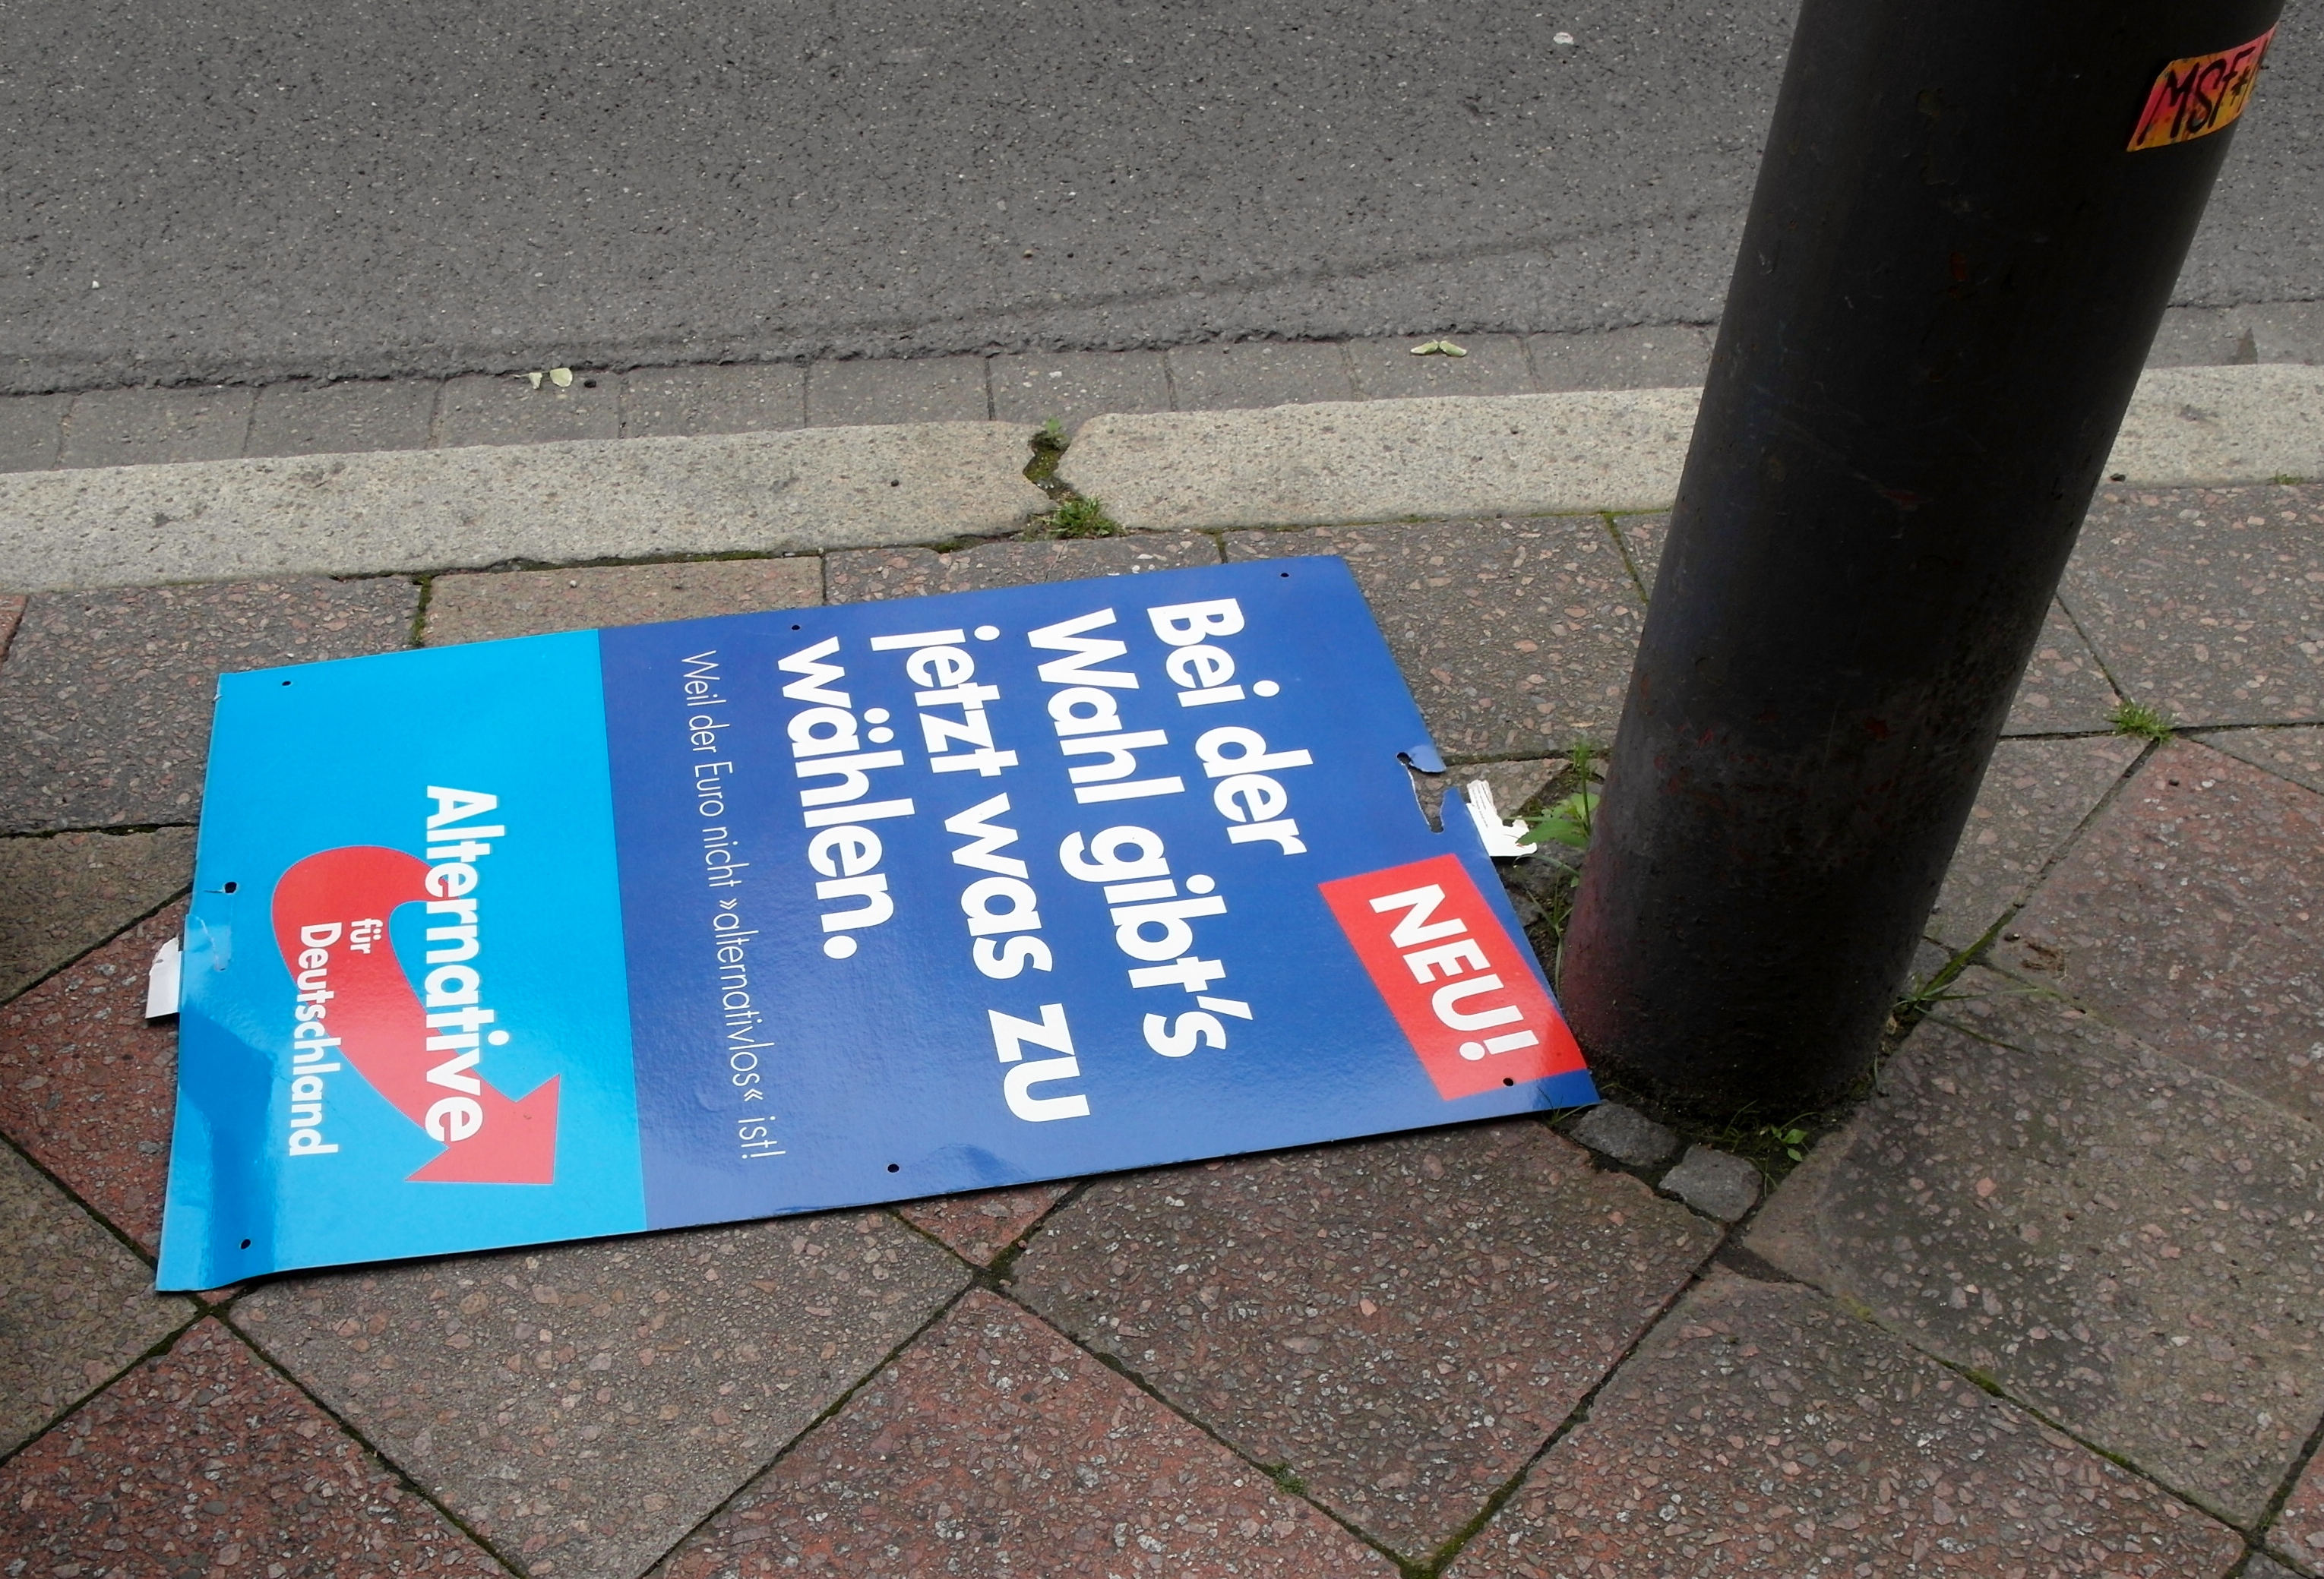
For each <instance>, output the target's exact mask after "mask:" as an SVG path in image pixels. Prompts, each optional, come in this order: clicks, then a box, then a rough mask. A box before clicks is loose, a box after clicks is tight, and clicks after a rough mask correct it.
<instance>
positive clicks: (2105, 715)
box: [2001, 599, 2122, 735]
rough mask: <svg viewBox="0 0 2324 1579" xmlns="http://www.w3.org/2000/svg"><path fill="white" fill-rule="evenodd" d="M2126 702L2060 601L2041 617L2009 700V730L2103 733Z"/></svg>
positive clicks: (2003, 729) (2005, 726)
mask: <svg viewBox="0 0 2324 1579" xmlns="http://www.w3.org/2000/svg"><path fill="white" fill-rule="evenodd" d="M2121 704H2122V698H2121V697H2119V696H2117V695H2116V694H2115V689H2114V684H2113V683H2112V682H2111V681H2109V680H2108V679H2107V676H2106V669H2105V667H2104V666H2102V665H2100V664H2099V662H2098V655H2097V654H2096V653H2094V652H2092V651H2091V650H2090V644H2089V642H2087V641H2084V640H2083V639H2082V633H2081V632H2080V631H2079V630H2077V629H2074V622H2073V621H2072V620H2070V619H2069V618H2067V615H2066V610H2065V606H2064V605H2063V604H2061V603H2060V602H2058V601H2056V600H2054V599H2053V600H2052V601H2051V603H2050V612H2049V614H2048V615H2047V616H2046V617H2045V618H2044V619H2043V621H2042V634H2041V635H2040V636H2039V637H2038V638H2035V641H2034V647H2033V657H2032V659H2031V660H2029V661H2028V662H2027V664H2026V666H2025V674H2024V678H2022V679H2021V680H2019V681H2018V683H2017V694H2016V696H2015V698H2014V699H2012V701H2011V702H2010V704H2009V717H2008V720H2007V721H2006V722H2004V723H2003V724H2002V726H2001V732H2002V733H2003V734H2005V735H2049V734H2060V733H2063V732H2066V731H2068V730H2080V731H2084V732H2102V731H2104V730H2111V729H2113V728H2114V711H2115V709H2116V707H2118V706H2120V705H2121Z"/></svg>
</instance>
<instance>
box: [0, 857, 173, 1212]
mask: <svg viewBox="0 0 2324 1579" xmlns="http://www.w3.org/2000/svg"><path fill="white" fill-rule="evenodd" d="M185 923H186V906H185V903H184V901H182V900H180V901H179V902H178V903H176V904H171V905H168V906H166V907H164V908H163V909H162V910H161V913H159V914H156V915H153V916H151V917H149V918H147V919H146V920H144V921H142V922H140V923H137V924H136V925H135V926H134V927H131V928H130V929H129V930H128V931H127V932H124V933H122V934H121V936H119V937H117V938H115V939H114V940H113V941H111V942H109V943H107V944H106V945H105V947H103V948H101V949H99V950H97V952H95V953H94V954H91V955H90V956H89V957H88V958H87V959H83V960H82V961H81V962H80V963H79V964H78V965H75V966H72V967H70V968H69V969H66V970H63V971H61V972H60V973H58V974H57V975H55V976H52V977H51V978H49V979H48V980H46V981H44V982H42V984H41V985H40V986H38V987H34V988H33V989H32V991H30V992H28V993H26V994H25V995H24V996H22V997H20V998H18V999H16V1000H15V1002H14V1003H12V1004H9V1005H7V1006H6V1007H5V1008H0V1129H5V1131H6V1132H7V1135H8V1138H9V1139H10V1140H12V1141H14V1142H15V1143H17V1144H18V1145H20V1146H22V1147H23V1148H24V1150H25V1151H26V1152H28V1153H30V1154H31V1155H32V1158H33V1160H34V1161H37V1162H39V1163H40V1165H41V1166H42V1167H43V1168H45V1169H47V1170H49V1171H50V1172H51V1174H53V1175H55V1176H56V1177H57V1178H59V1179H60V1180H64V1182H65V1183H66V1185H68V1186H69V1188H70V1189H72V1192H73V1193H74V1194H75V1195H78V1197H80V1198H81V1199H82V1200H84V1201H86V1202H88V1204H89V1205H90V1206H91V1207H95V1208H96V1209H97V1210H98V1211H100V1212H102V1213H104V1214H105V1216H106V1218H107V1220H109V1221H110V1222H111V1223H112V1225H113V1226H114V1227H115V1229H117V1230H119V1231H120V1232H121V1233H123V1234H126V1235H129V1237H131V1238H132V1239H134V1240H136V1241H137V1243H138V1244H142V1245H143V1246H144V1247H145V1249H146V1251H147V1253H152V1252H154V1251H155V1250H156V1249H157V1248H158V1246H159V1245H160V1244H161V1197H162V1192H163V1190H164V1189H165V1188H166V1187H167V1184H168V1178H169V1167H170V1155H169V1153H170V1130H171V1123H172V1121H173V1118H174V1115H175V1113H176V1108H177V1090H176V1084H177V1074H178V1028H177V1024H176V1022H175V1021H173V1020H165V1021H161V1022H149V1021H148V1020H147V1019H146V1018H145V976H146V972H147V971H148V970H149V969H152V963H153V953H154V950H157V949H159V948H160V947H161V944H162V942H163V941H165V940H167V939H171V938H174V937H176V936H177V935H178V934H179V933H180V932H181V931H183V930H184V927H185Z"/></svg>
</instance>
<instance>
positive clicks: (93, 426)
mask: <svg viewBox="0 0 2324 1579" xmlns="http://www.w3.org/2000/svg"><path fill="white" fill-rule="evenodd" d="M257 393H258V392H257V391H256V390H253V389H250V388H248V387H246V386H242V385H234V384H219V385H214V386H212V387H210V388H208V389H197V390H147V389H126V390H88V392H87V393H85V394H79V395H75V396H74V397H73V400H72V409H70V410H69V411H68V412H67V413H66V414H65V427H64V443H63V445H62V447H61V448H60V450H59V452H58V457H57V458H58V462H59V464H61V465H67V466H141V465H150V464H154V463H156V462H161V461H219V460H227V459H230V458H232V457H233V456H235V455H238V454H242V447H243V444H244V440H246V439H247V438H248V436H249V434H250V413H251V409H252V407H253V405H254V403H255V402H256V399H257Z"/></svg>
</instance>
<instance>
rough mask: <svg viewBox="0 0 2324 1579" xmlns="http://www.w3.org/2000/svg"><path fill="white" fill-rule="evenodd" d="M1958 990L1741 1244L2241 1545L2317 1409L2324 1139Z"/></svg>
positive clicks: (2055, 1018) (2041, 1006)
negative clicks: (2177, 1501)
mask: <svg viewBox="0 0 2324 1579" xmlns="http://www.w3.org/2000/svg"><path fill="white" fill-rule="evenodd" d="M1970 975H1971V976H1973V977H1976V978H1981V979H1980V980H1979V981H1978V983H1976V984H1973V986H1972V990H1977V991H1979V993H1980V996H1978V997H1976V998H1974V999H1971V1000H1969V1001H1967V1002H1965V1003H1963V1004H1959V1005H1941V1007H1940V1013H1941V1014H1942V1015H1944V1016H1945V1017H1946V1018H1949V1019H1953V1020H1957V1021H1959V1022H1960V1023H1962V1024H1973V1025H1974V1026H1975V1027H1976V1028H1977V1031H1978V1035H1969V1034H1965V1033H1963V1032H1961V1031H1960V1030H1958V1029H1955V1028H1954V1027H1953V1026H1952V1025H1949V1024H1943V1023H1941V1021H1938V1020H1931V1021H1924V1022H1923V1024H1922V1025H1921V1026H1920V1028H1919V1029H1918V1030H1916V1031H1915V1032H1914V1033H1913V1035H1912V1038H1911V1039H1910V1040H1909V1041H1908V1042H1906V1044H1905V1046H1904V1049H1903V1050H1902V1051H1899V1052H1898V1053H1897V1054H1896V1055H1895V1057H1894V1058H1892V1059H1890V1060H1889V1061H1888V1063H1887V1065H1886V1069H1885V1071H1884V1073H1883V1076H1882V1079H1881V1084H1880V1089H1879V1090H1878V1091H1877V1093H1876V1094H1875V1095H1874V1096H1873V1097H1872V1098H1871V1099H1870V1100H1869V1101H1868V1102H1867V1104H1866V1105H1865V1106H1863V1107H1862V1108H1860V1109H1859V1110H1858V1113H1857V1114H1856V1115H1855V1116H1854V1117H1853V1118H1851V1119H1850V1120H1849V1123H1848V1125H1846V1126H1845V1127H1844V1128H1843V1129H1842V1130H1841V1131H1840V1133H1839V1134H1834V1135H1831V1136H1829V1137H1827V1138H1826V1139H1825V1140H1824V1141H1823V1142H1821V1143H1820V1144H1819V1145H1818V1146H1817V1147H1816V1149H1815V1150H1814V1151H1813V1152H1811V1153H1810V1155H1809V1157H1808V1160H1807V1161H1806V1162H1805V1163H1803V1164H1802V1165H1801V1167H1800V1168H1799V1169H1797V1170H1795V1171H1794V1172H1793V1174H1792V1175H1791V1177H1790V1178H1789V1179H1787V1180H1785V1181H1784V1187H1783V1189H1780V1190H1779V1191H1777V1192H1776V1194H1775V1198H1773V1199H1772V1200H1770V1201H1769V1202H1768V1204H1767V1205H1766V1207H1764V1208H1763V1209H1762V1210H1761V1212H1760V1214H1759V1216H1758V1219H1757V1223H1756V1224H1755V1225H1754V1226H1753V1228H1752V1231H1751V1235H1750V1237H1749V1239H1748V1241H1747V1244H1748V1248H1749V1249H1750V1250H1752V1251H1753V1252H1754V1253H1757V1254H1759V1255H1761V1256H1764V1257H1766V1259H1767V1260H1768V1261H1770V1262H1774V1263H1775V1265H1776V1266H1779V1267H1781V1268H1783V1269H1784V1271H1788V1272H1790V1273H1792V1274H1793V1275H1794V1276H1797V1277H1800V1278H1803V1279H1804V1280H1806V1281H1809V1282H1811V1283H1813V1284H1814V1285H1816V1286H1817V1287H1819V1288H1821V1289H1823V1290H1826V1291H1827V1292H1829V1293H1831V1294H1832V1295H1834V1296H1836V1297H1837V1298H1839V1299H1842V1300H1844V1301H1846V1302H1848V1303H1849V1304H1852V1305H1854V1306H1857V1307H1858V1308H1863V1309H1865V1310H1866V1311H1867V1312H1868V1313H1869V1314H1870V1315H1871V1317H1873V1319H1875V1320H1876V1321H1877V1322H1879V1323H1880V1324H1881V1325H1882V1326H1884V1327H1887V1328H1889V1329H1890V1330H1891V1331H1893V1332H1895V1333H1896V1334H1897V1335H1898V1336H1901V1337H1903V1338H1904V1339H1905V1340H1906V1341H1907V1342H1909V1343H1911V1344H1913V1345H1915V1346H1917V1347H1920V1348H1923V1349H1925V1350H1927V1351H1928V1352H1930V1353H1932V1354H1936V1355H1938V1356H1939V1357H1940V1358H1942V1359H1944V1360H1947V1361H1949V1362H1950V1363H1954V1364H1957V1365H1961V1366H1966V1367H1968V1368H1969V1369H1970V1370H1971V1371H1973V1372H1976V1373H1978V1374H1980V1375H1984V1376H1988V1377H1991V1378H1993V1379H1994V1380H1995V1381H1996V1382H1997V1383H1998V1384H1999V1385H2000V1387H2001V1388H2002V1390H2003V1391H2005V1392H2006V1393H2008V1394H2010V1395H2012V1396H2015V1397H2016V1398H2019V1399H2022V1400H2025V1401H2026V1402H2027V1403H2030V1404H2031V1405H2033V1407H2034V1408H2036V1409H2040V1410H2041V1411H2042V1412H2043V1414H2045V1415H2047V1416H2048V1417H2049V1418H2052V1419H2054V1420H2057V1421H2058V1422H2059V1423H2060V1424H2061V1425H2062V1426H2064V1427H2065V1428H2067V1429H2068V1430H2070V1431H2072V1432H2073V1433H2074V1434H2075V1435H2076V1436H2078V1437H2081V1438H2082V1439H2083V1440H2085V1441H2088V1442H2090V1443H2093V1444H2095V1445H2096V1446H2098V1447H2099V1448H2101V1449H2103V1450H2104V1451H2106V1452H2108V1453H2113V1454H2118V1455H2122V1456H2124V1457H2125V1458H2126V1459H2128V1460H2129V1461H2130V1462H2132V1463H2134V1464H2137V1465H2138V1466H2139V1467H2140V1468H2141V1469H2142V1470H2143V1471H2144V1472H2145V1473H2149V1474H2152V1475H2154V1476H2155V1477H2156V1478H2158V1479H2159V1480H2161V1481H2162V1482H2163V1484H2165V1485H2167V1486H2169V1487H2171V1488H2172V1490H2174V1491H2176V1492H2179V1493H2180V1494H2181V1495H2182V1496H2186V1497H2189V1498H2190V1499H2192V1500H2193V1501H2195V1502H2196V1503H2197V1504H2198V1505H2199V1506H2201V1507H2205V1508H2208V1509H2210V1510H2214V1511H2215V1512H2218V1513H2219V1514H2221V1515H2222V1516H2224V1517H2226V1518H2228V1519H2232V1520H2234V1521H2235V1522H2236V1523H2237V1524H2240V1525H2242V1526H2244V1527H2246V1528H2249V1527H2250V1526H2251V1525H2252V1524H2253V1523H2254V1522H2255V1520H2256V1519H2258V1517H2259V1515H2260V1514H2261V1512H2262V1511H2263V1510H2264V1509H2265V1508H2266V1506H2267V1505H2268V1503H2269V1501H2270V1500H2271V1499H2272V1498H2273V1496H2274V1494H2275V1492H2276V1489H2277V1487H2279V1486H2280V1485H2281V1484H2282V1482H2283V1479H2284V1476H2285V1474H2286V1473H2288V1472H2289V1471H2290V1470H2291V1469H2292V1467H2293V1466H2294V1465H2295V1464H2298V1463H2299V1462H2300V1460H2301V1456H2302V1455H2304V1453H2305V1451H2306V1447H2307V1441H2308V1435H2309V1432H2310V1430H2311V1429H2312V1428H2314V1426H2315V1425H2316V1423H2317V1419H2318V1417H2319V1413H2324V1354H2319V1346H2318V1345H2317V1343H2316V1341H2315V1340H2316V1325H2317V1320H2318V1312H2319V1309H2324V1223H2319V1215H2324V1214H2319V1207H2324V1132H2319V1130H2318V1128H2317V1127H2316V1126H2315V1125H2310V1124H2307V1123H2304V1122H2302V1121H2301V1120H2300V1119H2298V1118H2294V1117H2292V1115H2289V1114H2286V1113H2284V1112H2283V1111H2282V1110H2281V1109H2279V1108H2277V1107H2276V1106H2273V1105H2272V1104H2270V1103H2267V1102H2264V1101H2262V1100H2259V1099H2257V1098H2255V1097H2252V1096H2251V1095H2249V1094H2248V1093H2246V1092H2245V1091H2242V1090H2239V1089H2237V1088H2235V1087H2233V1086H2230V1085H2228V1084H2227V1083H2226V1082H2224V1081H2222V1080H2218V1079H2214V1078H2212V1077H2211V1076H2209V1075H2207V1074H2203V1073H2201V1072H2199V1071H2197V1070H2194V1069H2189V1068H2187V1067H2186V1066H2185V1065H2183V1064H2181V1063H2178V1062H2176V1061H2174V1060H2171V1059H2168V1058H2163V1057H2160V1056H2158V1055H2156V1054H2155V1053H2154V1052H2153V1051H2149V1050H2147V1049H2145V1048H2144V1047H2141V1046H2139V1045H2138V1044H2137V1043H2135V1042H2132V1041H2131V1040H2130V1039H2129V1038H2127V1037H2126V1036H2123V1035H2121V1034H2120V1033H2116V1032H2113V1031H2110V1030H2109V1029H2107V1027H2105V1026H2103V1025H2101V1024H2098V1022H2097V1021H2096V1020H2095V1019H2093V1018H2091V1017H2089V1016H2087V1015H2081V1014H2076V1013H2074V1012H2072V1011H2070V1010H2069V1009H2068V1008H2067V1007H2066V1006H2065V1005H2062V1004H2061V1003H2060V1002H2058V1001H2057V1000H2056V999H2054V998H2046V999H2045V998H2037V997H2034V996H2027V995H2024V994H2023V993H2022V992H2020V993H2015V994H2013V993H2011V992H2010V991H2009V987H2010V984H2009V983H2007V982H2006V981H2001V980H1997V979H1994V978H1993V977H1992V973H1990V972H1986V971H1982V970H1972V971H1971V972H1970ZM1987 1037H1990V1038H1992V1039H1993V1040H1990V1041H1988V1040H1983V1039H1982V1038H1987Z"/></svg>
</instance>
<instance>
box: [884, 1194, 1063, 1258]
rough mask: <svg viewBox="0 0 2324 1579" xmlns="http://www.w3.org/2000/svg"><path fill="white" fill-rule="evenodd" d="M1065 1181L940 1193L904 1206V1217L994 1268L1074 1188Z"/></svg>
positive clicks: (915, 1225)
mask: <svg viewBox="0 0 2324 1579" xmlns="http://www.w3.org/2000/svg"><path fill="white" fill-rule="evenodd" d="M1073 1188H1074V1187H1073V1185H1072V1183H1071V1182H1070V1181H1068V1182H1066V1183H1064V1184H1028V1185H1026V1186H1024V1187H1023V1188H1022V1189H981V1190H978V1191H977V1192H976V1193H974V1194H973V1195H946V1196H939V1197H937V1198H935V1199H933V1200H921V1201H914V1202H912V1203H911V1204H910V1205H909V1206H907V1207H899V1208H898V1210H899V1213H900V1214H901V1215H902V1216H903V1218H904V1220H905V1221H906V1222H908V1223H909V1224H911V1225H912V1226H914V1227H916V1228H918V1229H920V1230H921V1231H923V1232H924V1233H928V1234H933V1235H936V1237H937V1238H938V1239H941V1240H943V1241H944V1242H945V1244H948V1245H950V1246H952V1248H953V1250H954V1252H955V1253H958V1254H959V1255H960V1256H961V1257H962V1258H963V1259H964V1260H967V1261H973V1262H975V1263H976V1264H977V1265H979V1266H991V1264H992V1263H993V1262H995V1261H997V1260H999V1259H1000V1257H1001V1252H1002V1251H1004V1250H1006V1249H1008V1248H1009V1247H1010V1245H1012V1244H1016V1243H1017V1241H1019V1239H1022V1238H1023V1237H1025V1235H1027V1234H1028V1233H1029V1232H1031V1231H1032V1227H1033V1225H1034V1224H1036V1223H1037V1222H1039V1221H1040V1220H1041V1219H1042V1218H1043V1217H1045V1216H1048V1215H1049V1208H1050V1207H1054V1206H1056V1204H1057V1203H1058V1202H1059V1201H1061V1200H1063V1199H1065V1197H1066V1195H1067V1194H1068V1193H1070V1192H1071V1191H1072V1189H1073Z"/></svg>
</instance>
